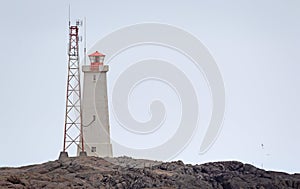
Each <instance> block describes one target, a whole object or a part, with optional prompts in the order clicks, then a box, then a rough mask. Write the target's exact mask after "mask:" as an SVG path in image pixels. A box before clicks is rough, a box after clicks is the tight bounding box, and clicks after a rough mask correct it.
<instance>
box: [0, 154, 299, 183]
mask: <svg viewBox="0 0 300 189" xmlns="http://www.w3.org/2000/svg"><path fill="white" fill-rule="evenodd" d="M0 188H20V189H21V188H64V189H66V188H78V189H79V188H80V189H82V188H117V189H122V188H124V189H125V188H133V189H134V188H165V189H167V188H203V189H209V188H217V189H239V188H253V189H269V188H287V189H288V188H298V189H300V174H287V173H282V172H274V171H265V170H262V169H259V168H256V167H254V166H252V165H250V164H243V163H240V162H236V161H227V162H214V163H206V164H202V165H190V164H184V163H183V162H182V161H175V162H170V163H163V162H157V161H150V160H135V159H132V158H128V157H120V158H105V159H103V158H97V157H80V158H67V159H65V160H61V161H60V160H57V161H51V162H47V163H44V164H39V165H31V166H25V167H20V168H0Z"/></svg>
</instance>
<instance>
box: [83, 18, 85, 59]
mask: <svg viewBox="0 0 300 189" xmlns="http://www.w3.org/2000/svg"><path fill="white" fill-rule="evenodd" d="M83 51H84V55H83V56H84V65H86V17H84V49H83Z"/></svg>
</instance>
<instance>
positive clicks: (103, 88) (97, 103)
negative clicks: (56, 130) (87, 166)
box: [81, 51, 112, 157]
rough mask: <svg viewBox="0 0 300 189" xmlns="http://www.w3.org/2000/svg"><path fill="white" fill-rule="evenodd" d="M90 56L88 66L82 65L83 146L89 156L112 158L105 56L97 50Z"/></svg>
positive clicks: (107, 68)
mask: <svg viewBox="0 0 300 189" xmlns="http://www.w3.org/2000/svg"><path fill="white" fill-rule="evenodd" d="M88 56H89V59H90V65H84V66H82V71H83V74H84V76H83V98H82V105H81V106H82V127H83V140H84V149H85V151H86V153H87V155H88V156H97V157H112V145H111V142H110V127H109V114H108V99H107V82H106V73H107V72H108V70H109V67H108V65H105V64H104V58H105V55H104V54H102V53H100V52H98V51H96V52H94V53H92V54H90V55H88Z"/></svg>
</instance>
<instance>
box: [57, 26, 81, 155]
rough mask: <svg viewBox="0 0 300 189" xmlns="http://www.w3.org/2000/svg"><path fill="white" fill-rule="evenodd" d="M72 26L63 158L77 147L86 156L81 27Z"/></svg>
mask: <svg viewBox="0 0 300 189" xmlns="http://www.w3.org/2000/svg"><path fill="white" fill-rule="evenodd" d="M80 24H81V23H80V21H76V26H71V25H70V22H69V49H68V57H69V60H68V79H67V95H66V114H65V126H64V144H63V151H62V152H61V154H60V158H61V157H68V153H67V150H68V149H70V148H71V147H72V146H75V147H77V151H78V152H80V155H84V154H85V152H84V145H83V144H84V141H83V132H82V122H81V120H82V119H81V118H82V115H81V89H80V69H79V45H78V43H79V36H78V31H79V26H80Z"/></svg>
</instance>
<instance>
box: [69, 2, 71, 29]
mask: <svg viewBox="0 0 300 189" xmlns="http://www.w3.org/2000/svg"><path fill="white" fill-rule="evenodd" d="M70 26H71V5H70V4H69V27H70Z"/></svg>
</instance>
